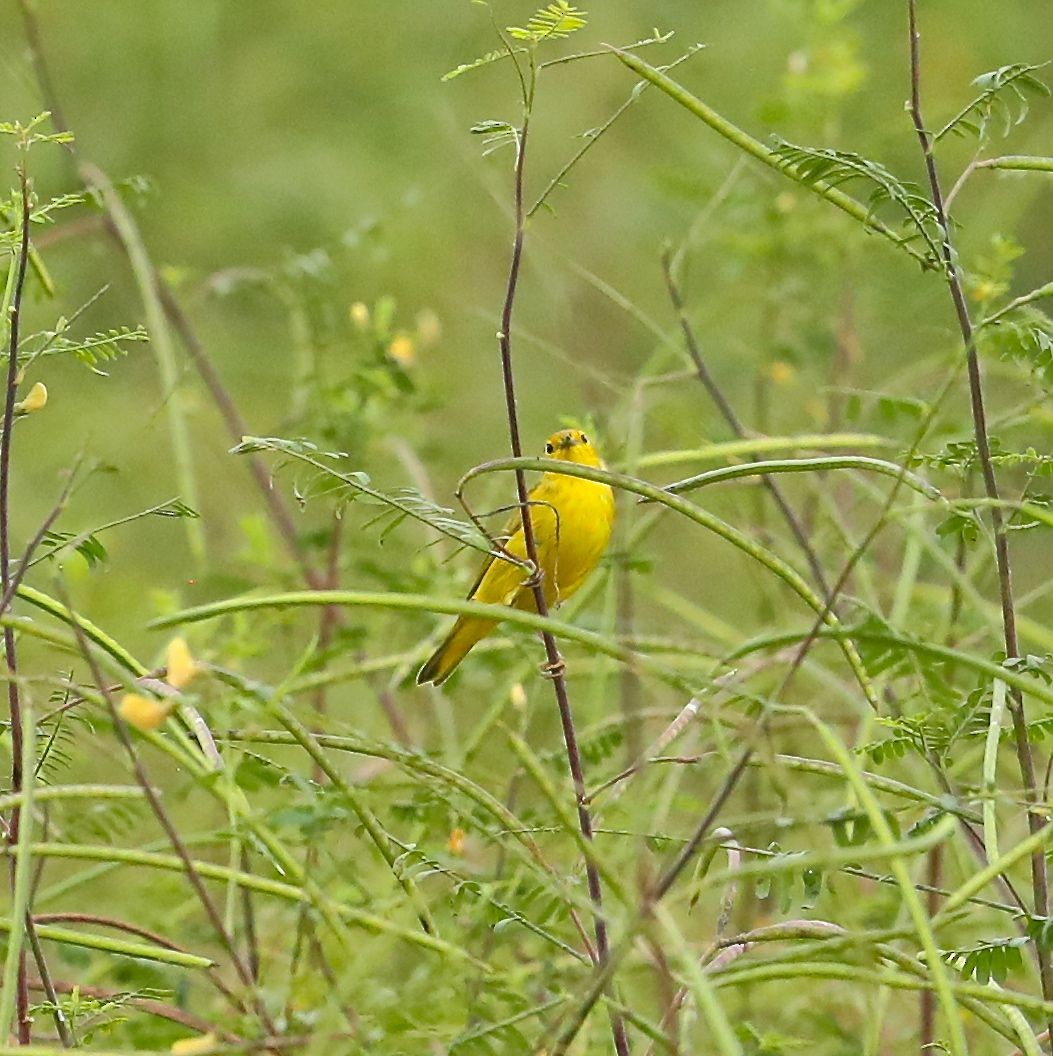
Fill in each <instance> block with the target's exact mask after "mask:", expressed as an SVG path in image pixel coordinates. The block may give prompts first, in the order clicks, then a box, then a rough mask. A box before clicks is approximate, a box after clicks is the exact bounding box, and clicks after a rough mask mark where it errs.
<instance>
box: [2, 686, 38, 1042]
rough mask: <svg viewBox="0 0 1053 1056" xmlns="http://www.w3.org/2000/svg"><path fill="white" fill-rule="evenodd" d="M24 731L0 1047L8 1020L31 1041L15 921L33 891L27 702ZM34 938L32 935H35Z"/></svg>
mask: <svg viewBox="0 0 1053 1056" xmlns="http://www.w3.org/2000/svg"><path fill="white" fill-rule="evenodd" d="M22 707H23V708H24V715H23V718H24V719H25V728H24V730H23V735H22V744H21V745H20V748H21V751H22V757H21V759H20V760H19V762H20V763H21V765H22V768H23V771H24V773H25V774H26V775H28V776H27V777H26V780H25V784H24V786H23V788H22V789H21V790H20V791H21V792H22V796H23V799H22V806H21V808H20V809H21V810H22V811H24V812H25V817H24V818H20V824H19V827H18V834H17V837H15V836H14V835H12V838H11V845H12V846H13V847H17V849H18V855H17V857H16V858H15V859H13V860H12V862H11V932H10V935H9V936H8V943H7V954H6V956H5V958H4V972H3V982H2V986H0V1044H2V1043H3V1042H5V1041H6V1040H7V1038H8V1036H9V1035H10V1033H11V1020H12V1018H14V1019H15V1020H16V1027H17V1030H18V1043H19V1044H20V1045H29V1044H30V1043H31V1042H32V1038H31V1037H30V1028H31V1026H32V1022H33V1021H32V1020H31V1019H30V1017H29V981H28V978H27V976H26V946H25V940H26V931H27V929H26V928H24V927H19V926H18V924H17V923H16V922H17V921H19V920H21V921H25V920H30V921H31V920H32V918H31V917H30V910H29V904H30V899H31V897H32V888H33V855H32V853H31V851H32V844H33V815H32V810H33V786H34V784H35V781H34V779H33V764H34V762H35V759H36V726H35V725H34V724H33V716H32V712H31V710H30V708H29V705H28V703H23V704H22ZM34 937H35V932H34Z"/></svg>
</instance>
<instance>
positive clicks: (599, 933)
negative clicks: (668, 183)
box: [497, 98, 629, 1056]
mask: <svg viewBox="0 0 1053 1056" xmlns="http://www.w3.org/2000/svg"><path fill="white" fill-rule="evenodd" d="M524 102H525V104H526V105H525V114H524V119H523V127H522V129H521V130H520V132H519V136H518V142H517V152H516V165H515V179H514V195H515V236H514V238H513V241H512V256H511V260H510V262H509V268H508V282H507V285H506V288H505V300H504V306H503V308H502V310H501V331H500V333H499V334H498V338H497V339H498V346H499V350H500V355H501V375H502V379H503V382H504V394H505V410H506V413H507V417H508V435H509V440H510V442H511V447H512V455H513V457H515V458H521V457H522V455H523V445H522V443H521V441H520V436H519V412H518V409H517V405H516V390H515V374H514V371H513V369H512V309H513V307H514V305H515V296H516V288H517V285H518V282H519V269H520V265H521V263H522V260H523V241H524V238H525V235H526V215H525V211H524V206H523V190H524V178H523V174H524V166H525V163H526V146H527V133H528V131H529V110H530V99H529V98H527V99H525V100H524ZM515 478H516V493H517V497H518V499H519V506H520V516H521V517H522V521H523V540H524V542H525V544H526V553H527V558H528V559H529V561H530V563H531V565H532V566H533V569H534V571H533V574H532V576H531V578H530V586H531V589H532V591H533V594H534V604H535V606H536V608H537V611H538V614H539V615H540V616H543V617H547V616H548V603H547V601H546V599H545V590H544V585H543V583H542V578H541V566H540V564H539V562H538V553H537V540H536V538H535V536H534V525H533V521H532V519H531V514H530V504H529V502H528V492H527V486H526V474H525V473H524V472H523V471H522V470H521V469H517V470H516V472H515ZM541 637H542V640H543V641H544V644H545V655H546V658H547V662H546V665H545V666H546V671H547V673H548V674H549V675H550V677H551V679H552V688H553V690H554V692H555V695H556V705H557V707H558V709H559V718H560V724H561V725H562V727H563V741H564V744H565V745H566V749H567V762H568V764H569V766H570V774H571V779H572V781H573V784H574V799H575V806H576V808H577V812H578V826H579V828H580V829H581V834H582V836H583V837H584V838H585V839H586V840H587V841H589V842H590V843H591V842H592V838H593V832H592V815H591V814H590V812H589V808H588V807H587V806H586V803H585V795H586V788H585V772H584V768H583V767H582V763H581V751H580V750H579V748H578V735H577V730H576V728H575V725H574V714H573V712H572V710H571V706H570V697H569V695H568V693H567V682H566V678H565V676H564V663H563V658H562V657H561V656H560V653H559V647H558V646H557V645H556V639H555V638H554V637H553V635H552V634H551V633H550V632H548V631H544V632H542V635H541ZM585 879H586V883H587V885H588V889H589V898H590V900H591V901H592V905H593V914H594V924H593V929H594V933H595V935H596V957H597V964H598V967H599V968H600V970H601V971H602V970H603V968H604V965H605V963H606V962H607V960H608V959H609V957H610V947H609V943H608V939H607V920H606V917H605V916H604V910H603V888H602V885H601V883H600V874H599V871H598V870H597V869H596V866H595V864H594V863H593V861H592V860H591V859H590V858H587V859H586V861H585ZM610 1018H611V1031H612V1033H613V1037H614V1048H615V1051H616V1052H617V1053H618V1056H628V1054H629V1039H628V1035H627V1033H626V1029H625V1022H624V1020H623V1019H622V1017H621V1016H620V1015H618V1014H617V1013H616V1012H615V1011H614V1010H613V1009H612V1010H611V1013H610Z"/></svg>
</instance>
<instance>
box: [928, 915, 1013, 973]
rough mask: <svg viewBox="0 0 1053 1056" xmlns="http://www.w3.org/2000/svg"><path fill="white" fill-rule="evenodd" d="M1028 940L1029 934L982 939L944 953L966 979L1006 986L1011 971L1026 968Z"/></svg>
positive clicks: (944, 957) (946, 958) (950, 963)
mask: <svg viewBox="0 0 1053 1056" xmlns="http://www.w3.org/2000/svg"><path fill="white" fill-rule="evenodd" d="M1030 923H1031V922H1029V927H1030ZM1027 943H1028V938H1027V937H1022V936H1019V935H1018V936H1015V937H1013V938H1010V939H1001V940H996V941H993V942H984V943H980V945H978V946H974V947H972V948H969V949H961V950H946V951H944V953H943V955H942V956H943V959H944V961H946V963H947V964H949V965H951V966H952V967H953V968H955V969H956V970H957V971H958V972H959V973H960V974H961V976H962V978H963V979H975V980H976V982H978V983H979V984H980V985H981V986H987V984H988V983H989V982H992V981H993V982H995V983H997V984H998V985H999V986H1003V985H1005V983H1006V981H1007V980H1008V978H1009V976H1010V974H1011V973H1013V972H1019V971H1021V970H1022V969H1023V967H1024V955H1023V948H1024V947H1025V946H1026V945H1027Z"/></svg>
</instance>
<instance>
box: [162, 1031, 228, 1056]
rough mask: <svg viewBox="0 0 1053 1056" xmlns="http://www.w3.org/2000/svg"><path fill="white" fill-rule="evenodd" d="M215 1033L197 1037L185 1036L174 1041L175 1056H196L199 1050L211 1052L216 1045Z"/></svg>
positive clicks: (173, 1050)
mask: <svg viewBox="0 0 1053 1056" xmlns="http://www.w3.org/2000/svg"><path fill="white" fill-rule="evenodd" d="M216 1044H217V1041H216V1035H215V1034H202V1035H201V1036H200V1037H197V1038H183V1039H182V1041H173V1042H172V1049H171V1051H172V1052H173V1053H174V1054H175V1056H196V1054H197V1053H199V1052H211V1051H212V1050H213V1049H214V1048H215V1047H216Z"/></svg>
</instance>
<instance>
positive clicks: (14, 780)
mask: <svg viewBox="0 0 1053 1056" xmlns="http://www.w3.org/2000/svg"><path fill="white" fill-rule="evenodd" d="M18 179H19V186H20V188H21V191H22V231H21V239H20V241H19V247H18V264H17V269H16V274H15V288H14V293H13V296H12V300H11V317H10V320H9V329H8V334H9V341H8V346H7V377H6V379H5V384H6V388H5V391H4V417H3V424H2V425H0V586H2V588H3V594H4V596H5V597H6V596H7V592H8V586H9V585H10V579H11V506H10V499H11V434H12V431H13V426H14V423H15V395H16V393H17V390H18V335H19V326H20V323H21V318H22V297H23V294H24V293H25V288H26V264H27V263H28V261H29V184H28V182H27V180H26V171H25V168H24V167H22V168H21V169H20V170H19V173H18ZM4 661H5V663H6V664H7V704H8V710H9V714H10V721H11V791H12V792H13V793H15V794H16V795H17V794H18V793H19V792H21V791H22V788H23V782H24V779H25V773H24V770H23V762H22V756H23V741H24V738H25V736H26V731H25V728H24V725H23V721H22V704H21V701H20V699H19V689H18V655H17V651H16V649H15V632H14V629H13V628H12V627H10V626H5V627H4ZM21 821H22V808H21V807H19V806H16V807H12V808H11V823H10V826H9V830H10V838H11V843H12V844H17V843H18V838H19V832H20V830H21ZM17 871H18V864H17V862H12V863H11V889H12V896H13V895H14V893H15V890H16V886H17V885H16V876H17ZM12 919H13V920H14V919H17V917H15V918H12ZM11 941H12V943H14V941H15V938H14V935H12V939H11ZM5 982H7V980H6V978H5ZM15 986H16V989H17V995H16V1011H15V1016H16V1020H17V1023H18V1041H19V1044H20V1045H28V1044H29V1043H30V1041H31V1040H32V1038H31V1021H30V1019H29V979H28V976H27V974H26V951H25V950H24V949H21V948H20V950H19V953H18V969H17V979H16V981H15Z"/></svg>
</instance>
